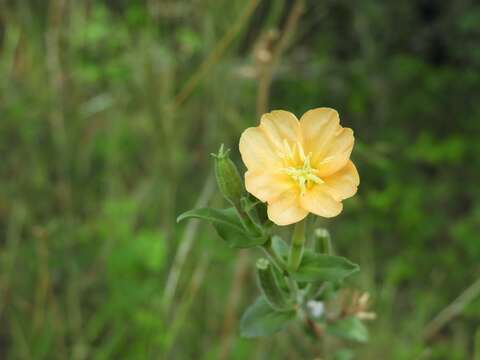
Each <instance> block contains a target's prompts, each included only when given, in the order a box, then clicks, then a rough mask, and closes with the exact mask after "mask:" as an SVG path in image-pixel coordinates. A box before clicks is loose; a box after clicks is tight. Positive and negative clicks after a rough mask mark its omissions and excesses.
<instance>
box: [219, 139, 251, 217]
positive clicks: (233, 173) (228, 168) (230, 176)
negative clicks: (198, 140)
mask: <svg viewBox="0 0 480 360" xmlns="http://www.w3.org/2000/svg"><path fill="white" fill-rule="evenodd" d="M229 151H230V150H226V151H225V150H224V147H223V144H222V145H221V146H220V149H219V150H218V153H217V154H212V156H213V157H214V158H215V177H216V178H217V184H218V188H219V189H220V192H221V193H222V195H223V197H224V198H225V199H226V200H227V201H228V202H229V203H231V204H232V205H233V206H235V207H240V201H241V199H242V197H243V196H244V195H245V188H244V186H243V182H242V179H241V177H240V174H239V173H238V170H237V167H236V166H235V164H234V163H233V161H232V160H231V159H230V156H229V155H228V153H229Z"/></svg>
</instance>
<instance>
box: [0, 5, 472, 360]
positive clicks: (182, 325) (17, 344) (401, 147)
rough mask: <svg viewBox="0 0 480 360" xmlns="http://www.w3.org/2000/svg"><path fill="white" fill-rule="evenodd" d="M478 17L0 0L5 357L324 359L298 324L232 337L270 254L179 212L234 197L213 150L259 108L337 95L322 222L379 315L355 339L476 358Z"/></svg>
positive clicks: (379, 354) (365, 354)
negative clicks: (351, 142) (349, 132)
mask: <svg viewBox="0 0 480 360" xmlns="http://www.w3.org/2000/svg"><path fill="white" fill-rule="evenodd" d="M302 9H303V12H301V11H300V10H302ZM292 14H293V15H292ZM479 24H480V5H479V4H478V2H475V1H473V0H458V1H440V0H438V1H427V0H422V1H414V0H410V1H402V2H388V1H387V2H385V1H381V0H366V1H361V2H353V1H347V0H322V1H317V0H307V1H305V2H303V1H287V0H285V1H282V0H258V1H257V0H197V1H187V0H132V1H127V0H109V1H107V0H104V1H102V0H84V1H74V0H16V1H9V0H0V319H1V321H0V323H1V326H0V358H1V359H180V360H182V359H313V358H314V357H315V341H314V340H312V339H309V338H306V337H305V336H304V335H302V333H301V332H300V331H299V330H298V329H295V328H292V329H290V330H289V331H288V332H285V333H281V334H279V335H277V336H274V337H271V338H267V339H261V340H242V339H240V338H239V337H238V330H237V329H238V323H237V322H238V319H239V316H240V314H241V312H242V311H243V310H244V309H245V307H246V306H247V305H248V304H249V303H251V302H252V301H253V299H254V298H255V296H256V294H257V290H256V286H255V279H254V277H253V274H252V271H251V265H252V264H253V263H254V261H255V258H256V257H257V256H258V255H259V253H255V252H254V251H250V252H246V253H245V254H246V255H242V256H241V257H240V258H241V259H243V262H242V261H238V260H237V259H238V258H239V254H238V252H235V251H233V250H231V249H229V248H228V247H227V246H226V245H225V244H224V243H222V241H221V240H220V239H219V238H218V237H217V236H216V234H215V233H214V231H213V230H212V228H211V227H210V226H209V225H207V224H198V223H196V222H190V223H182V224H180V225H177V224H176V223H175V218H176V216H177V215H178V214H179V213H181V212H182V211H185V210H187V209H189V208H192V207H195V206H201V205H206V204H209V205H211V206H223V205H225V204H224V203H223V200H222V199H221V197H220V196H219V195H218V194H217V192H216V189H215V184H214V182H213V179H212V159H211V158H210V156H209V154H210V153H211V152H214V151H216V150H217V149H218V147H219V145H220V144H221V143H222V142H223V143H225V144H226V145H227V146H229V147H231V148H232V153H233V156H234V157H235V159H236V161H238V160H239V155H238V148H237V144H238V139H239V136H240V134H241V132H242V131H243V129H244V128H246V127H248V126H253V125H255V124H257V123H258V121H259V115H258V114H259V113H260V112H262V110H264V108H266V109H286V110H290V111H293V112H295V113H296V114H297V115H298V116H300V115H301V114H302V113H303V112H305V111H306V110H308V109H311V108H314V107H318V106H329V107H333V108H336V109H338V111H339V112H340V116H341V119H342V124H343V125H344V126H348V127H351V128H353V129H354V130H355V134H356V146H355V149H354V152H353V159H354V161H355V163H356V164H357V167H358V169H359V172H360V175H361V185H360V188H359V193H358V195H357V196H356V197H354V198H352V199H350V200H348V201H346V202H345V204H344V205H345V206H344V208H345V210H344V212H343V213H342V214H341V216H339V217H337V218H335V219H332V220H329V221H328V222H326V221H324V222H323V224H324V225H325V226H327V227H328V228H329V230H330V231H331V233H332V235H333V238H334V243H335V247H336V251H337V253H339V254H342V255H345V256H348V257H349V258H351V259H352V260H353V261H355V262H357V263H359V264H360V265H361V267H362V271H361V272H360V273H359V275H357V276H355V277H354V279H353V281H352V283H351V287H352V288H356V289H362V290H366V291H369V292H370V294H371V297H372V310H374V311H375V312H376V313H377V314H378V318H377V320H375V321H372V322H369V323H368V324H367V325H368V327H369V329H370V331H371V341H370V342H369V343H368V344H365V345H361V346H354V345H352V347H351V348H353V349H354V350H355V354H356V358H357V359H474V358H475V359H479V358H480V298H479V297H478V296H477V295H478V293H479V292H480V282H479V281H478V279H479V278H480V261H479V260H480V241H479V234H480V202H479V200H480V186H479V184H480V106H479V104H480V46H479V41H480V25H479ZM265 99H269V102H266V100H265ZM238 164H239V166H243V165H241V163H240V161H238ZM242 169H243V167H242ZM245 264H246V265H245ZM459 296H460V299H459V300H458V301H455V299H457V298H458V297H459ZM452 303H453V306H449V305H451V304H452ZM438 314H442V315H440V318H438V317H437V315H438ZM435 318H436V319H437V320H434V321H433V323H432V319H435ZM475 354H476V355H475ZM475 356H476V357H475Z"/></svg>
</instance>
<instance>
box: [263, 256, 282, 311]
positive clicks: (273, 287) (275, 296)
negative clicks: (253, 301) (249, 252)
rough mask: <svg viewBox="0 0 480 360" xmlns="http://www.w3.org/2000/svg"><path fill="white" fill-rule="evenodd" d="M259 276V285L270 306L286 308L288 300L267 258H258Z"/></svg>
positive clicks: (276, 308) (277, 308) (278, 308)
mask: <svg viewBox="0 0 480 360" xmlns="http://www.w3.org/2000/svg"><path fill="white" fill-rule="evenodd" d="M257 277H258V285H259V286H260V289H261V290H262V293H263V296H264V297H265V300H267V302H268V303H269V304H270V306H271V307H272V308H273V309H275V310H286V309H287V308H288V300H287V298H286V296H285V294H284V292H283V291H282V290H281V289H280V287H279V286H278V284H277V282H276V281H275V276H274V274H273V269H272V265H271V264H270V262H269V261H268V260H267V259H264V258H260V259H258V260H257Z"/></svg>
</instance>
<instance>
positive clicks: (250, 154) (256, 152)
mask: <svg viewBox="0 0 480 360" xmlns="http://www.w3.org/2000/svg"><path fill="white" fill-rule="evenodd" d="M239 148H240V154H241V155H242V160H243V162H244V163H245V165H246V166H247V168H248V169H249V170H252V169H261V170H266V169H272V168H278V167H279V166H280V165H281V162H280V158H279V157H278V154H277V153H276V151H275V150H274V149H273V147H272V145H271V143H270V142H269V141H268V139H267V138H266V137H265V134H264V132H263V131H262V130H261V129H260V128H258V127H250V128H248V129H246V130H245V131H244V132H243V133H242V136H241V137H240V145H239Z"/></svg>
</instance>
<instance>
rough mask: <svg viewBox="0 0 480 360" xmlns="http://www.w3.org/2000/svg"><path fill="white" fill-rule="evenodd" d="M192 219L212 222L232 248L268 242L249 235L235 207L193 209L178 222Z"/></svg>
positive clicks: (181, 216)
mask: <svg viewBox="0 0 480 360" xmlns="http://www.w3.org/2000/svg"><path fill="white" fill-rule="evenodd" d="M192 218H195V219H201V220H207V221H210V222H211V223H212V225H213V226H214V227H215V230H216V231H217V233H218V235H219V236H220V237H221V238H222V239H223V240H225V241H226V242H227V244H228V245H229V246H230V247H232V248H248V247H253V246H258V245H261V244H263V243H264V242H265V241H266V240H267V239H266V238H265V237H263V236H252V235H250V234H248V233H247V232H246V231H245V229H244V228H243V226H242V223H241V222H240V220H239V219H238V215H237V212H236V211H235V209H234V208H233V207H232V208H228V209H210V208H202V209H193V210H190V211H187V212H184V213H183V214H181V215H180V216H179V217H178V218H177V222H180V221H182V220H185V219H192Z"/></svg>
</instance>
